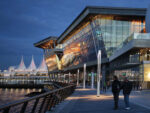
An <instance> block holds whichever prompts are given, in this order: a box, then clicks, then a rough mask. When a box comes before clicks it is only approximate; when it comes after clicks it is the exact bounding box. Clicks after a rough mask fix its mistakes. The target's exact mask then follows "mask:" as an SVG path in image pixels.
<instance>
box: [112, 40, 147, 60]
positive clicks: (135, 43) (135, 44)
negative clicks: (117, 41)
mask: <svg viewBox="0 0 150 113" xmlns="http://www.w3.org/2000/svg"><path fill="white" fill-rule="evenodd" d="M134 48H150V39H133V40H131V41H130V42H129V43H127V44H126V45H124V46H123V47H122V48H120V49H119V50H116V51H115V52H114V54H113V55H112V56H110V57H109V61H110V62H111V61H113V60H115V59H116V58H118V57H119V56H121V55H123V54H125V53H126V52H128V51H130V50H132V49H134Z"/></svg>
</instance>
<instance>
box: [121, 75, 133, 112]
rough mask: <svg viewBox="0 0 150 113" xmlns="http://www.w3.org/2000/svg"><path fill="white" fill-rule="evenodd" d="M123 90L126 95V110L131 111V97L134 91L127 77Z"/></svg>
mask: <svg viewBox="0 0 150 113" xmlns="http://www.w3.org/2000/svg"><path fill="white" fill-rule="evenodd" d="M121 89H123V95H124V102H125V106H126V108H125V109H126V110H129V109H130V104H129V95H130V93H131V90H132V83H131V82H130V81H129V80H128V78H127V77H125V78H124V82H123V84H122V86H121Z"/></svg>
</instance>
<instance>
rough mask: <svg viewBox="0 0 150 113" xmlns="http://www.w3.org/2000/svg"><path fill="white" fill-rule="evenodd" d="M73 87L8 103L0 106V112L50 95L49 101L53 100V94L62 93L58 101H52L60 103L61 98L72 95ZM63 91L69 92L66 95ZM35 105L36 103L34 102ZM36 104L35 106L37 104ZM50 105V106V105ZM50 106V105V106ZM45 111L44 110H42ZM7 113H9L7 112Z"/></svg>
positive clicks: (72, 85) (73, 85)
mask: <svg viewBox="0 0 150 113" xmlns="http://www.w3.org/2000/svg"><path fill="white" fill-rule="evenodd" d="M75 87H76V85H75V84H69V85H68V86H65V87H62V88H59V89H55V90H53V91H49V92H46V93H44V94H40V95H37V96H34V97H30V98H25V99H22V100H18V101H14V102H10V103H8V104H5V105H2V106H0V111H2V110H4V113H5V110H6V109H7V108H11V107H14V106H17V105H20V104H25V103H26V104H27V103H28V102H29V101H32V100H37V99H41V98H43V97H44V98H47V96H49V95H52V96H53V98H51V99H54V98H55V96H56V95H55V93H58V92H61V91H62V92H63V93H64V94H65V95H63V93H62V94H60V96H62V97H60V99H59V100H57V99H58V98H57V99H54V100H55V101H61V100H63V99H64V98H63V96H64V97H67V96H69V95H70V94H71V93H73V91H74V89H75ZM65 89H69V90H67V92H68V91H70V94H68V93H67V92H65ZM35 103H36V102H35ZM37 103H38V101H37ZM37 103H36V104H37ZM50 104H52V103H50ZM26 106H27V105H26ZM34 106H35V107H36V105H34ZM50 106H51V105H50ZM25 108H26V107H25ZM44 111H45V110H44ZM8 113H9V112H8Z"/></svg>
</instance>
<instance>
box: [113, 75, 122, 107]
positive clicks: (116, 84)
mask: <svg viewBox="0 0 150 113" xmlns="http://www.w3.org/2000/svg"><path fill="white" fill-rule="evenodd" d="M119 92H120V82H119V81H118V78H117V76H114V77H113V82H112V93H113V97H114V110H117V109H118V100H119Z"/></svg>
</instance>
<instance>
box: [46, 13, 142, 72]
mask: <svg viewBox="0 0 150 113" xmlns="http://www.w3.org/2000/svg"><path fill="white" fill-rule="evenodd" d="M144 32H145V18H144V17H138V16H133V17H132V16H117V15H96V16H92V17H91V16H90V20H89V21H87V22H85V23H84V25H83V24H82V26H80V27H79V28H78V29H74V30H73V33H72V34H70V35H68V36H66V37H65V40H64V41H63V42H62V43H61V44H58V45H57V46H56V48H62V49H63V51H64V53H63V56H62V57H61V58H58V57H57V55H55V56H54V55H53V56H51V57H49V58H47V64H48V65H51V66H50V71H52V70H57V69H59V68H58V66H59V65H61V67H62V69H64V68H66V67H70V66H75V65H78V64H83V63H87V62H92V61H95V60H96V59H97V52H98V50H101V51H102V58H109V57H110V56H111V55H112V54H113V52H114V51H116V49H117V48H120V47H121V46H122V45H123V43H124V42H126V40H128V39H130V37H131V36H132V34H134V33H144ZM48 51H49V50H46V52H47V53H46V54H49V52H48ZM52 59H53V65H52V64H50V63H51V61H52ZM48 67H49V66H48ZM56 67H57V68H56Z"/></svg>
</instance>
